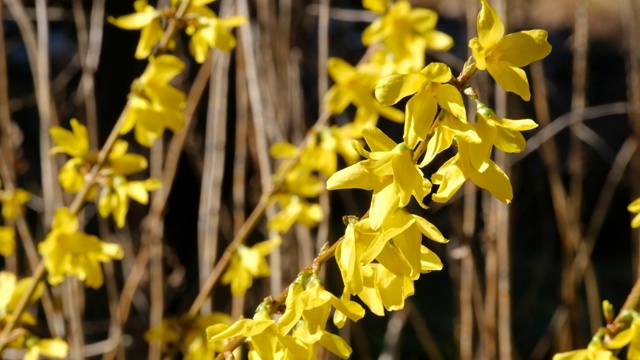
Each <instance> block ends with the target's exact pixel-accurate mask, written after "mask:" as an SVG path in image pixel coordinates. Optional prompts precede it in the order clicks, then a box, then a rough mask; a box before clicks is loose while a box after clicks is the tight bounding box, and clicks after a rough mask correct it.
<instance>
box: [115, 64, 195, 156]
mask: <svg viewBox="0 0 640 360" xmlns="http://www.w3.org/2000/svg"><path fill="white" fill-rule="evenodd" d="M184 66H185V65H184V63H183V62H182V60H180V59H179V58H178V57H176V56H174V55H160V56H158V57H157V58H155V57H151V58H149V65H148V66H147V68H146V69H145V71H144V73H143V74H142V75H141V76H140V77H139V78H138V79H136V80H134V82H133V84H132V85H131V93H130V94H129V102H128V105H127V110H126V111H127V113H126V119H125V122H124V124H123V125H122V128H121V129H120V134H126V133H128V132H129V131H131V129H134V128H135V131H134V133H135V137H136V141H138V142H139V143H140V144H141V145H144V146H147V147H149V146H151V145H152V144H153V142H154V141H155V140H156V139H158V138H159V137H161V136H162V134H163V133H164V130H165V128H169V129H171V130H173V131H174V132H176V131H180V130H181V129H182V128H183V127H184V123H185V120H184V114H183V113H182V108H183V107H184V103H185V100H186V95H185V94H184V93H183V92H182V91H180V90H178V89H176V88H175V87H173V86H171V85H169V82H170V81H171V80H172V79H173V78H174V77H176V76H177V75H178V74H179V73H181V72H182V70H183V69H184Z"/></svg>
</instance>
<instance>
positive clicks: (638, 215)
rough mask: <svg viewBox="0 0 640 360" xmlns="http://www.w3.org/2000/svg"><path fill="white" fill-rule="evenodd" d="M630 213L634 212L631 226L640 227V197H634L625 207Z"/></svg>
mask: <svg viewBox="0 0 640 360" xmlns="http://www.w3.org/2000/svg"><path fill="white" fill-rule="evenodd" d="M627 209H628V210H629V211H630V212H631V213H633V214H635V216H634V217H633V220H631V227H632V228H638V227H640V198H638V199H635V200H634V201H633V202H632V203H631V204H629V207H628V208H627Z"/></svg>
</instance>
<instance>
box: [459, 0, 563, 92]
mask: <svg viewBox="0 0 640 360" xmlns="http://www.w3.org/2000/svg"><path fill="white" fill-rule="evenodd" d="M547 36H548V34H547V32H546V31H545V30H529V31H520V32H516V33H513V34H508V35H506V36H505V35H504V24H503V23H502V21H501V20H500V18H499V17H498V14H497V13H496V11H495V10H494V9H493V8H492V7H491V5H489V3H488V2H487V0H482V10H480V13H479V14H478V37H475V38H473V39H471V41H469V47H470V48H471V51H472V52H473V58H474V59H475V60H476V66H477V67H478V69H480V70H485V69H486V70H487V71H488V72H489V74H491V76H492V77H493V78H494V79H495V80H496V82H497V83H498V84H499V85H500V86H501V87H502V88H503V89H505V90H506V91H510V92H513V93H515V94H518V95H519V96H520V97H521V98H522V99H524V100H525V101H529V99H530V98H531V93H530V91H529V82H528V81H527V75H526V73H525V72H524V70H522V69H520V68H521V67H523V66H527V65H529V64H531V63H532V62H534V61H538V60H540V59H543V58H544V57H546V56H547V55H549V53H550V52H551V45H549V43H548V42H547Z"/></svg>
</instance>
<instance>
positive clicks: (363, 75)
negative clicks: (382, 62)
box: [324, 58, 404, 128]
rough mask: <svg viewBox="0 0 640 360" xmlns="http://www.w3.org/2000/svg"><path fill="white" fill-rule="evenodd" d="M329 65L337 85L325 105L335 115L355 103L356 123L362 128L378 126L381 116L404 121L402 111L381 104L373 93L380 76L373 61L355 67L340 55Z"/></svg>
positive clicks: (332, 88)
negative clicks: (373, 67) (372, 63)
mask: <svg viewBox="0 0 640 360" xmlns="http://www.w3.org/2000/svg"><path fill="white" fill-rule="evenodd" d="M327 66H328V69H329V74H330V75H331V78H332V79H333V81H334V82H335V84H334V85H333V86H332V87H331V88H330V89H329V91H327V93H326V94H325V96H324V105H325V108H326V109H327V110H328V111H330V112H331V113H332V114H340V113H342V112H343V111H344V110H345V109H346V108H347V106H349V105H350V104H353V105H354V106H355V107H356V108H357V113H356V119H355V123H356V126H358V127H360V128H362V127H364V126H366V125H372V126H375V124H376V123H377V121H378V117H379V116H381V115H382V116H384V117H386V118H387V119H389V120H392V121H395V122H402V120H403V118H404V115H403V113H402V111H400V110H398V109H394V108H391V107H384V106H382V105H380V103H379V102H378V101H376V99H375V97H374V96H373V90H374V88H375V86H376V82H377V81H378V79H379V76H380V75H379V72H378V71H373V70H376V69H372V65H371V64H369V65H367V64H365V65H359V66H357V67H354V66H351V65H349V64H348V63H347V62H346V61H344V60H342V59H340V58H329V62H328V64H327Z"/></svg>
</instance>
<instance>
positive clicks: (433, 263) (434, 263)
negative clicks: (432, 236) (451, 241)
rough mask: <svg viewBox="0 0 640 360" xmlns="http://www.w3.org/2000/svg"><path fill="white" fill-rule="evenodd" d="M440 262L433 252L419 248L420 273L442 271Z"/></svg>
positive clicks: (423, 247) (422, 247)
mask: <svg viewBox="0 0 640 360" xmlns="http://www.w3.org/2000/svg"><path fill="white" fill-rule="evenodd" d="M442 266H443V265H442V260H440V258H439V257H438V255H436V254H435V253H434V252H433V251H431V250H429V249H428V248H427V247H425V246H421V247H420V271H421V272H423V273H425V272H429V271H438V270H442Z"/></svg>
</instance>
